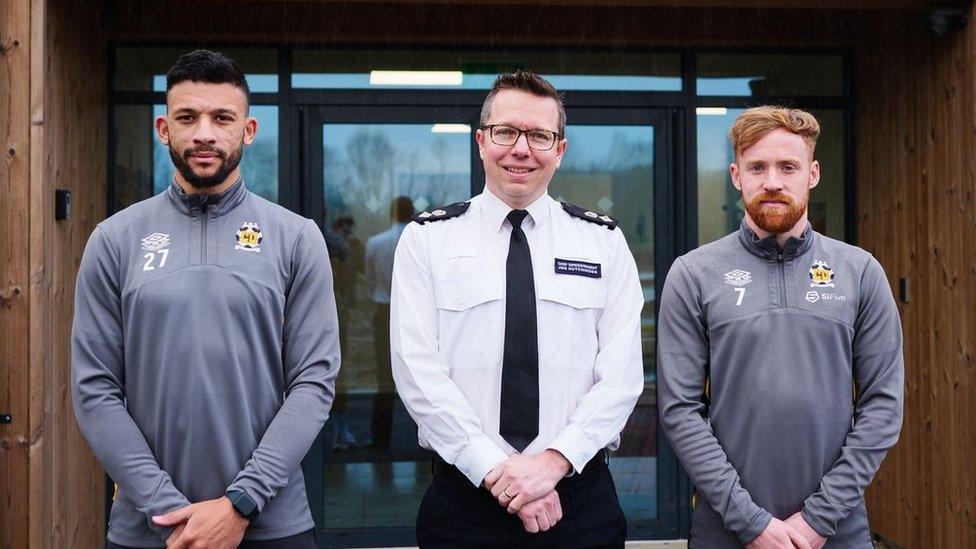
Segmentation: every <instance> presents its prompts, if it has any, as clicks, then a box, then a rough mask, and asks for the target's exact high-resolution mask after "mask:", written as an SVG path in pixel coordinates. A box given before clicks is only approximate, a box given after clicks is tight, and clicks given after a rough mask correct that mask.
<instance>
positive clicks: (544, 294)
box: [536, 274, 607, 371]
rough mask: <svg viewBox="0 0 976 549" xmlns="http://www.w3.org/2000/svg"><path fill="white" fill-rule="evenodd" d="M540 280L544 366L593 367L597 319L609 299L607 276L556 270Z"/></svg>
mask: <svg viewBox="0 0 976 549" xmlns="http://www.w3.org/2000/svg"><path fill="white" fill-rule="evenodd" d="M540 282H541V283H539V284H537V285H536V286H537V287H536V292H537V295H538V298H539V310H538V322H539V360H540V362H541V364H542V365H543V367H547V368H569V369H573V370H584V371H591V370H592V369H593V361H594V358H596V352H597V338H596V323H597V320H598V319H599V318H600V313H601V312H602V311H603V307H604V305H605V304H606V301H607V284H606V281H605V279H603V278H588V277H583V276H575V275H566V274H554V275H552V276H551V277H547V278H545V279H543V280H542V281H540Z"/></svg>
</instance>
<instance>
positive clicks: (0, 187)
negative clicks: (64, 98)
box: [0, 0, 32, 547]
mask: <svg viewBox="0 0 976 549" xmlns="http://www.w3.org/2000/svg"><path fill="white" fill-rule="evenodd" d="M0 48H2V53H0V201H2V205H0V235H2V237H0V413H6V414H10V415H11V417H12V418H13V422H12V423H10V424H6V425H3V424H0V487H2V489H3V491H2V492H0V547H26V546H27V528H26V526H27V523H28V517H29V499H28V493H29V492H28V482H27V479H28V471H29V466H30V459H29V454H30V451H31V440H32V437H31V431H30V420H31V417H30V398H29V395H30V380H29V375H30V371H29V368H28V364H29V354H30V346H29V329H30V307H29V305H30V303H29V302H30V284H29V276H30V275H29V269H30V255H29V254H30V248H29V239H28V233H27V229H28V224H29V218H28V212H29V205H30V187H29V185H28V181H29V177H30V152H31V151H30V100H31V98H30V66H31V63H30V60H31V27H30V2H29V0H20V1H13V0H0Z"/></svg>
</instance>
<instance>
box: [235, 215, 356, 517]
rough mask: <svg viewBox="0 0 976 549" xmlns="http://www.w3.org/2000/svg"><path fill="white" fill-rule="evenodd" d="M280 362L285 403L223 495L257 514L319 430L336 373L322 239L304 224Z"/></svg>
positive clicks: (334, 326)
mask: <svg viewBox="0 0 976 549" xmlns="http://www.w3.org/2000/svg"><path fill="white" fill-rule="evenodd" d="M291 268H292V272H291V279H290V281H289V285H288V289H287V292H286V296H285V319H284V323H285V324H284V335H283V342H282V344H283V349H282V359H283V361H284V375H285V400H284V403H283V404H282V405H281V408H280V409H279V410H278V413H277V414H276V415H275V417H274V419H273V420H271V424H270V425H269V426H268V429H267V430H266V431H265V432H264V436H262V438H261V442H260V443H259V444H258V447H257V448H255V449H254V452H253V453H252V454H251V458H250V459H248V460H247V463H245V464H244V469H243V470H241V472H240V473H238V475H237V477H236V478H235V479H234V481H233V482H232V483H231V484H230V486H228V487H227V489H228V490H231V489H233V490H241V491H243V492H245V493H246V494H248V495H249V496H251V498H252V499H254V501H255V502H256V503H257V505H258V509H259V510H262V511H263V510H264V508H265V506H266V505H267V504H268V502H269V501H270V500H271V499H272V498H274V497H275V495H276V494H277V493H278V490H280V489H281V488H282V487H283V486H285V485H286V484H287V483H288V481H289V479H290V477H291V475H292V473H294V472H295V470H296V469H297V468H298V467H299V465H300V464H301V461H302V459H303V458H304V457H305V454H306V453H308V449H309V448H310V447H311V446H312V442H313V441H314V440H315V437H316V435H318V432H319V431H320V430H321V429H322V425H323V424H324V423H325V420H326V418H328V416H329V409H330V408H331V407H332V400H333V399H334V398H335V380H336V375H337V374H338V373H339V323H338V319H337V316H336V304H335V295H334V294H333V285H332V268H331V267H330V265H329V254H328V252H327V251H326V247H325V240H324V239H323V238H322V233H321V232H319V230H318V228H317V227H316V225H315V223H313V222H311V221H309V222H308V224H307V225H306V226H305V228H304V229H303V230H302V234H301V235H300V236H299V237H298V241H297V243H296V245H295V248H294V250H293V252H292V260H291Z"/></svg>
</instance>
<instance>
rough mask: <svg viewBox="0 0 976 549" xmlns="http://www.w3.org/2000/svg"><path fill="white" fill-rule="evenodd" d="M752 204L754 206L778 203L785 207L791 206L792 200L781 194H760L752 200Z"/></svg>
mask: <svg viewBox="0 0 976 549" xmlns="http://www.w3.org/2000/svg"><path fill="white" fill-rule="evenodd" d="M753 202H755V203H756V204H759V203H761V202H780V203H783V204H786V205H791V204H793V199H792V198H790V197H789V196H788V195H785V194H782V193H762V194H761V195H759V196H757V197H755V198H753Z"/></svg>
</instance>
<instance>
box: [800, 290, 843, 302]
mask: <svg viewBox="0 0 976 549" xmlns="http://www.w3.org/2000/svg"><path fill="white" fill-rule="evenodd" d="M805 299H806V300H807V301H809V302H810V303H816V302H818V301H821V300H822V301H847V296H846V295H843V294H834V293H828V292H815V291H813V290H810V291H809V292H807V295H806V297H805Z"/></svg>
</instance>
